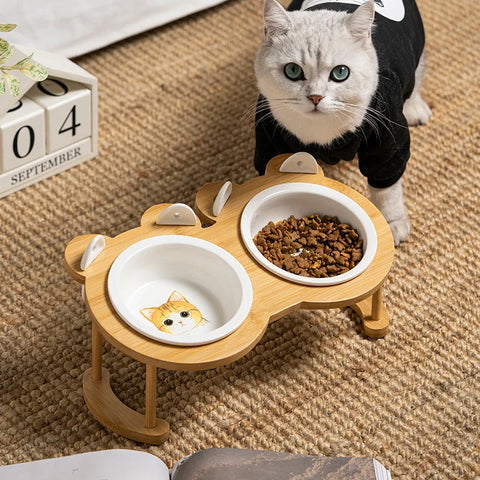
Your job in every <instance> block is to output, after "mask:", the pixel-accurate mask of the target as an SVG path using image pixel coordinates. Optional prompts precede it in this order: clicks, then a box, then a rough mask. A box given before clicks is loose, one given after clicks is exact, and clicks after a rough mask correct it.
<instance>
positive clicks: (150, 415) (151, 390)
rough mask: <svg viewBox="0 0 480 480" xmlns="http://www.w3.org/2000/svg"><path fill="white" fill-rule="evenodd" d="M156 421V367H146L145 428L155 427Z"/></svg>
mask: <svg viewBox="0 0 480 480" xmlns="http://www.w3.org/2000/svg"><path fill="white" fill-rule="evenodd" d="M156 421H157V367H154V366H153V365H148V363H147V375H146V382H145V427H146V428H153V427H155V424H156Z"/></svg>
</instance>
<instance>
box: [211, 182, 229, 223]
mask: <svg viewBox="0 0 480 480" xmlns="http://www.w3.org/2000/svg"><path fill="white" fill-rule="evenodd" d="M232 190H233V187H232V182H230V181H228V182H225V183H224V184H223V185H222V186H221V187H220V190H219V191H218V193H217V196H216V197H215V200H214V201H213V206H212V211H213V215H214V216H215V217H218V216H219V215H220V212H221V211H222V209H223V207H224V206H225V204H226V203H227V201H228V199H229V198H230V195H231V194H232Z"/></svg>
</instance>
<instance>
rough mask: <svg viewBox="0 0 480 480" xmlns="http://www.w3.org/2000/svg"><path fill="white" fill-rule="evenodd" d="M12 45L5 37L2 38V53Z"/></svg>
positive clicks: (0, 48) (0, 51)
mask: <svg viewBox="0 0 480 480" xmlns="http://www.w3.org/2000/svg"><path fill="white" fill-rule="evenodd" d="M9 46H10V44H9V43H8V42H7V41H6V40H4V39H3V38H0V55H1V54H2V53H3V52H4V51H5V50H7V49H8V47H9Z"/></svg>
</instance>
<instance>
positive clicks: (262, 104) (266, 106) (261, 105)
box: [239, 97, 301, 125]
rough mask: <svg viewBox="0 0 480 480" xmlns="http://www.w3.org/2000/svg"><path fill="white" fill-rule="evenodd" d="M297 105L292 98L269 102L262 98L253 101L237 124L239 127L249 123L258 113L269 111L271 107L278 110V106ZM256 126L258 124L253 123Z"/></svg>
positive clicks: (297, 101) (295, 100) (296, 101)
mask: <svg viewBox="0 0 480 480" xmlns="http://www.w3.org/2000/svg"><path fill="white" fill-rule="evenodd" d="M299 103H301V102H300V101H299V100H297V99H296V98H292V97H286V98H276V99H271V100H270V101H269V100H267V99H266V98H263V99H260V100H258V101H255V102H254V103H252V104H251V105H249V106H248V107H247V108H246V110H245V112H244V113H243V114H242V116H241V117H240V122H239V123H240V124H241V125H243V124H245V123H247V122H248V123H250V122H251V121H252V120H253V119H254V118H255V117H256V115H257V114H258V113H262V112H263V111H265V110H271V109H272V106H273V107H274V108H277V109H278V108H279V107H280V106H284V105H297V104H299ZM257 124H258V121H257V122H256V123H255V125H257Z"/></svg>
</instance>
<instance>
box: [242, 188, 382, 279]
mask: <svg viewBox="0 0 480 480" xmlns="http://www.w3.org/2000/svg"><path fill="white" fill-rule="evenodd" d="M314 214H318V215H320V216H323V215H328V216H331V217H333V216H336V217H338V219H339V220H340V222H342V223H347V224H349V225H351V226H352V227H353V228H354V229H355V230H356V231H357V232H358V235H359V236H360V238H361V239H362V240H363V256H362V259H361V260H360V262H359V263H358V264H357V265H356V266H355V267H353V268H352V269H350V270H348V271H347V272H345V273H341V274H339V275H336V276H333V277H326V278H316V277H305V276H301V275H296V274H294V273H291V272H287V271H286V270H283V269H282V268H280V267H277V266H276V265H274V264H273V263H271V262H270V261H269V260H267V259H266V258H265V257H264V256H263V255H262V253H261V252H260V251H259V250H258V248H257V246H256V245H255V243H254V237H255V235H256V234H257V233H258V232H259V231H260V230H261V229H262V228H263V227H264V226H265V225H267V224H268V223H269V222H270V221H272V222H273V223H277V222H279V221H281V220H285V219H287V218H289V217H290V216H291V215H293V216H294V217H296V218H301V217H308V216H310V215H314ZM240 228H241V234H242V239H243V242H244V244H245V246H246V247H247V249H248V251H249V252H250V254H251V255H252V256H253V257H254V258H255V259H256V261H257V262H259V263H260V264H261V265H262V266H263V267H265V268H266V269H267V270H269V271H270V272H272V273H275V274H276V275H278V276H279V277H282V278H284V279H286V280H290V281H292V282H296V283H300V284H303V285H311V286H326V285H336V284H339V283H343V282H347V281H348V280H351V279H352V278H355V277H356V276H358V275H360V274H361V273H362V272H363V271H365V269H366V268H367V267H368V266H369V265H370V263H371V262H372V260H373V258H374V256H375V252H376V251H377V232H376V230H375V227H374V225H373V222H372V220H371V219H370V217H369V216H368V215H367V213H366V212H365V210H363V208H362V207H360V205H358V204H357V203H356V202H355V201H354V200H352V199H351V198H349V197H347V196H346V195H344V194H343V193H340V192H339V191H337V190H333V189H332V188H328V187H325V186H323V185H316V184H312V183H284V184H281V185H275V186H273V187H270V188H267V189H265V190H263V191H261V192H260V193H258V194H257V195H255V196H254V197H253V198H252V199H251V200H250V201H249V202H248V203H247V205H246V206H245V208H244V210H243V213H242V217H241V223H240Z"/></svg>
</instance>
